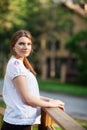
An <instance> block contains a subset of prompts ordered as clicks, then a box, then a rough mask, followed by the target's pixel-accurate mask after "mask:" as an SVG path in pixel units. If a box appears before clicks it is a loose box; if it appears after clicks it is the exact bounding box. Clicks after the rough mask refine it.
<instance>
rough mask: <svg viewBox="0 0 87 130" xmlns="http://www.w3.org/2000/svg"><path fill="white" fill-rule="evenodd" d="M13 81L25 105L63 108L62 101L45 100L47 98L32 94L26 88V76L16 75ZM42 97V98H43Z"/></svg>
mask: <svg viewBox="0 0 87 130" xmlns="http://www.w3.org/2000/svg"><path fill="white" fill-rule="evenodd" d="M13 83H14V85H15V87H16V89H17V92H18V94H19V95H20V97H21V99H22V100H23V102H24V103H25V104H27V105H31V106H33V107H36V106H39V107H59V108H61V109H63V108H64V103H63V102H61V101H59V100H48V101H47V100H46V99H47V98H45V97H44V98H37V97H35V96H32V95H31V94H30V92H29V89H28V84H27V78H26V76H17V77H15V78H14V79H13ZM43 99H44V100H43Z"/></svg>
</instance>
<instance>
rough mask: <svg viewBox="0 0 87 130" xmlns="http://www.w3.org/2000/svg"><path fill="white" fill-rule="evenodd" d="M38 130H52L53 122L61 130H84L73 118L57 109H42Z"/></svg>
mask: <svg viewBox="0 0 87 130" xmlns="http://www.w3.org/2000/svg"><path fill="white" fill-rule="evenodd" d="M41 115H42V117H41V125H40V127H39V130H48V129H49V130H54V127H53V121H54V122H55V123H56V124H57V125H59V126H60V128H62V130H85V129H84V128H83V127H82V126H80V125H79V124H78V123H77V122H76V121H75V120H74V119H73V118H71V117H70V116H69V115H68V114H66V113H65V112H64V111H62V110H61V109H59V108H43V109H42V111H41Z"/></svg>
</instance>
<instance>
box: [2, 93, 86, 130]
mask: <svg viewBox="0 0 87 130" xmlns="http://www.w3.org/2000/svg"><path fill="white" fill-rule="evenodd" d="M0 96H1V94H0ZM3 114H4V108H2V107H0V115H3ZM55 125H57V126H58V127H60V128H61V130H85V129H84V128H83V127H82V126H80V125H79V124H78V123H77V122H76V121H75V120H74V119H73V118H71V117H70V116H69V115H68V114H66V113H65V112H64V111H62V110H61V109H59V108H42V109H41V124H40V125H38V130H56V129H55Z"/></svg>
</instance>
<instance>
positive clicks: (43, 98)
mask: <svg viewBox="0 0 87 130" xmlns="http://www.w3.org/2000/svg"><path fill="white" fill-rule="evenodd" d="M40 99H41V100H44V101H47V102H49V101H51V100H54V99H52V98H48V97H43V96H40Z"/></svg>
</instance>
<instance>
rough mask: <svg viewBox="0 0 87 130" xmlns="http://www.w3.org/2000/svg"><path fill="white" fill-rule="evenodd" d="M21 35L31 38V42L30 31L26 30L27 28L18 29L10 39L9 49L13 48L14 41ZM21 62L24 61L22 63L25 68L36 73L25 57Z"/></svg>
mask: <svg viewBox="0 0 87 130" xmlns="http://www.w3.org/2000/svg"><path fill="white" fill-rule="evenodd" d="M21 37H27V38H28V39H30V40H31V42H33V40H32V35H31V33H30V32H29V31H27V30H19V31H17V32H15V33H14V34H13V37H12V39H11V50H13V47H14V46H15V44H16V42H17V41H18V39H19V38H21ZM23 63H24V65H25V67H26V68H27V69H29V70H30V71H31V72H32V73H33V74H34V75H36V72H35V70H34V69H33V67H32V66H31V64H30V62H29V60H28V59H27V58H26V57H25V58H24V60H23Z"/></svg>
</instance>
